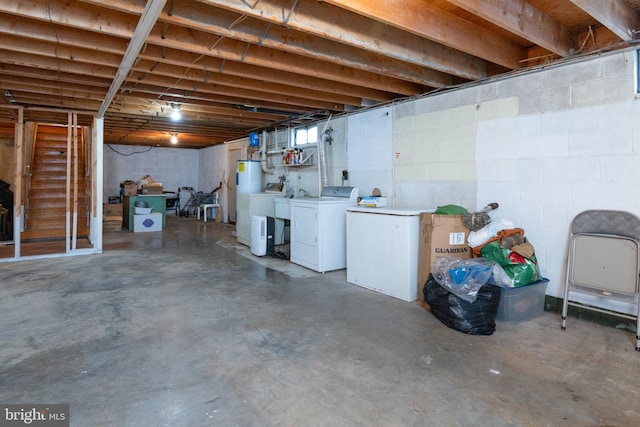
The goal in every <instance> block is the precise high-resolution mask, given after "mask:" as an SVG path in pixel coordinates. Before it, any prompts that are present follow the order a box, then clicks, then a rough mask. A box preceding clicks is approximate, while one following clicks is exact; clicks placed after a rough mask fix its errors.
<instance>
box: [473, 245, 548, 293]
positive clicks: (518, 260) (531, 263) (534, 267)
mask: <svg viewBox="0 0 640 427" xmlns="http://www.w3.org/2000/svg"><path fill="white" fill-rule="evenodd" d="M480 256H481V257H483V258H486V259H489V260H492V261H495V262H497V263H498V264H500V267H502V269H503V270H504V272H505V273H507V276H509V277H510V278H511V279H512V280H513V286H514V287H517V286H524V285H528V284H530V283H533V282H535V281H536V280H539V279H540V278H541V276H540V271H539V270H538V262H537V260H536V256H535V255H534V256H532V257H531V258H525V257H523V256H522V255H519V254H517V253H515V252H513V251H511V250H509V249H505V248H503V247H502V246H500V243H498V242H497V241H493V242H491V243H487V244H486V245H484V247H483V248H482V249H480Z"/></svg>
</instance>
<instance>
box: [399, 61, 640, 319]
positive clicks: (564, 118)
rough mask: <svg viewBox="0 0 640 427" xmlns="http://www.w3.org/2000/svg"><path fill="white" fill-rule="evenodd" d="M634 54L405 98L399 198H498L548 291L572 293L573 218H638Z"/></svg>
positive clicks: (477, 201)
mask: <svg viewBox="0 0 640 427" xmlns="http://www.w3.org/2000/svg"><path fill="white" fill-rule="evenodd" d="M635 55H636V52H635V51H634V50H626V51H619V52H614V53H609V54H605V55H601V56H597V57H596V56H594V57H590V58H585V59H581V60H579V61H576V62H573V63H565V64H561V65H557V66H553V67H547V68H545V69H540V70H536V71H531V72H527V73H522V74H520V75H514V76H511V77H507V78H500V79H496V80H495V81H488V82H486V83H483V84H479V85H475V86H472V87H467V88H463V89H458V90H454V91H450V92H445V93H442V94H438V95H435V96H428V97H425V98H422V99H416V100H411V101H408V102H406V103H400V104H396V105H395V106H394V134H393V135H394V151H395V161H394V185H395V191H396V195H397V200H398V202H399V203H401V204H411V205H416V204H417V205H419V206H424V207H435V206H437V205H440V204H445V203H453V204H458V205H462V206H464V207H466V208H467V209H469V210H477V209H481V208H482V207H484V206H485V205H486V204H488V203H490V202H498V203H500V205H501V207H500V209H499V210H498V211H496V212H495V216H496V217H502V218H506V219H510V220H512V221H514V222H515V223H516V225H517V226H519V227H522V228H524V229H525V231H526V234H527V236H528V238H529V239H530V241H531V242H532V243H533V245H534V246H535V247H536V253H537V256H538V260H539V264H540V267H541V270H542V274H543V275H544V276H545V277H548V278H549V279H550V283H549V286H548V288H547V294H549V295H553V296H556V297H562V295H563V291H564V283H565V279H566V262H567V256H568V250H567V245H568V237H569V229H570V224H571V221H572V219H573V218H574V217H575V215H577V214H578V213H580V212H582V211H583V210H586V209H616V210H626V211H629V212H631V213H634V214H636V215H639V216H640V197H639V196H640V189H639V186H638V184H640V156H639V154H640V121H639V120H638V117H640V102H638V100H637V95H636V94H635V79H636V76H635V73H636V72H635ZM580 299H581V300H583V301H584V302H587V303H590V304H594V305H597V306H602V307H605V308H611V309H616V310H620V311H623V312H633V307H630V306H627V305H625V304H619V303H616V302H613V301H611V300H604V299H597V298H595V299H594V298H586V297H585V298H580Z"/></svg>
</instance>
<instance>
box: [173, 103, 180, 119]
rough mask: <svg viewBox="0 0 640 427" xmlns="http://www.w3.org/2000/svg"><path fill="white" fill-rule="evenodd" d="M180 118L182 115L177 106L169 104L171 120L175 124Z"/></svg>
mask: <svg viewBox="0 0 640 427" xmlns="http://www.w3.org/2000/svg"><path fill="white" fill-rule="evenodd" d="M181 118H182V113H181V112H180V105H179V104H171V119H172V120H173V121H174V122H177V121H178V120H180V119H181Z"/></svg>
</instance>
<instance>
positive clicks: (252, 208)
mask: <svg viewBox="0 0 640 427" xmlns="http://www.w3.org/2000/svg"><path fill="white" fill-rule="evenodd" d="M285 194H286V192H285V185H284V184H280V183H275V184H274V183H268V184H267V185H266V187H265V191H264V193H238V194H237V195H236V212H237V213H236V215H237V217H236V236H237V239H238V242H240V243H242V244H243V245H247V246H251V217H252V216H253V215H258V216H270V217H273V218H275V216H276V212H275V203H274V201H273V200H274V199H275V198H277V197H284V195H285ZM273 243H274V244H275V245H281V244H283V243H284V220H283V219H280V218H276V220H275V235H274V242H273Z"/></svg>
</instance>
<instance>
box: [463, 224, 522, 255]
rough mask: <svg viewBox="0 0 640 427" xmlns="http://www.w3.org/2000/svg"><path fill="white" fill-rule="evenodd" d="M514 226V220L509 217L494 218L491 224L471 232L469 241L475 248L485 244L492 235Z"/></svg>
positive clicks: (470, 245) (494, 235)
mask: <svg viewBox="0 0 640 427" xmlns="http://www.w3.org/2000/svg"><path fill="white" fill-rule="evenodd" d="M514 228H515V226H514V224H513V222H512V221H509V220H508V219H496V220H493V219H492V220H491V222H490V223H489V224H487V225H485V226H484V227H482V228H481V229H480V230H478V231H472V232H470V233H469V237H468V238H467V243H468V244H469V247H471V248H475V247H476V246H480V245H484V244H485V243H487V242H488V241H489V239H491V238H492V237H496V236H497V235H498V232H499V231H502V230H512V229H514Z"/></svg>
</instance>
